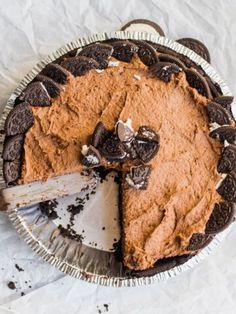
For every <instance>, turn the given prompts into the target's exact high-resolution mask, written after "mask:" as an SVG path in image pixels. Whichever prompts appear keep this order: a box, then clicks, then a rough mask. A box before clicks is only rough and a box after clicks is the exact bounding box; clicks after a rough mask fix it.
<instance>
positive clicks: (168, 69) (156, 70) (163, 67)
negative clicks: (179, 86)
mask: <svg viewBox="0 0 236 314" xmlns="http://www.w3.org/2000/svg"><path fill="white" fill-rule="evenodd" d="M150 71H151V73H152V74H153V75H155V76H156V77H158V78H159V79H160V80H162V81H164V82H167V83H168V82H170V80H171V78H172V75H173V74H177V73H179V72H181V71H182V70H181V69H180V67H178V65H176V64H173V63H170V62H158V63H156V64H154V65H153V66H151V67H150Z"/></svg>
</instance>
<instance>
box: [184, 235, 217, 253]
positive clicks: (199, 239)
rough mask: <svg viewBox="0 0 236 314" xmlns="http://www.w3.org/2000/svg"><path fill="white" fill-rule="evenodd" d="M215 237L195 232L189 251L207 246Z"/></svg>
mask: <svg viewBox="0 0 236 314" xmlns="http://www.w3.org/2000/svg"><path fill="white" fill-rule="evenodd" d="M212 239H213V237H212V236H211V235H209V234H204V233H193V235H192V237H191V239H190V241H189V245H188V247H187V250H188V251H198V250H201V249H203V248H204V247H205V246H207V245H208V244H209V243H210V242H211V240H212Z"/></svg>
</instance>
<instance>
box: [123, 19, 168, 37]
mask: <svg viewBox="0 0 236 314" xmlns="http://www.w3.org/2000/svg"><path fill="white" fill-rule="evenodd" d="M136 24H143V27H140V31H142V32H145V31H144V30H142V28H144V29H145V25H147V26H148V30H147V32H148V33H150V27H151V28H153V30H154V33H158V34H159V35H160V36H165V34H164V32H163V29H162V28H161V27H160V26H159V25H158V24H157V23H155V22H152V21H149V20H145V19H135V20H132V21H130V22H128V23H127V24H125V25H124V26H122V28H121V31H129V30H131V31H132V30H133V27H132V26H133V25H134V26H135V25H136ZM141 26H142V25H141ZM135 29H137V27H135Z"/></svg>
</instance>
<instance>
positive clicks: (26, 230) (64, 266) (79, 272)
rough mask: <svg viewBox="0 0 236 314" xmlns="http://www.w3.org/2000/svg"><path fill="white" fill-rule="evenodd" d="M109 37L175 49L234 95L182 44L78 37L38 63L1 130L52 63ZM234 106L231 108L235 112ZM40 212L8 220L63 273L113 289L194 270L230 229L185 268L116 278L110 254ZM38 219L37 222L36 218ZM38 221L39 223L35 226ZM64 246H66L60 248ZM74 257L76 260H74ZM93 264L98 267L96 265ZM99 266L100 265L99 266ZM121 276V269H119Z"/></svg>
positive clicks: (18, 213)
mask: <svg viewBox="0 0 236 314" xmlns="http://www.w3.org/2000/svg"><path fill="white" fill-rule="evenodd" d="M110 38H118V39H137V40H148V41H151V42H154V43H157V44H160V45H162V46H164V47H168V48H171V49H172V50H174V51H176V52H178V53H181V54H183V55H186V56H187V57H189V58H190V59H191V60H193V61H194V62H195V63H196V64H198V65H199V66H201V67H202V69H203V70H204V71H205V72H206V73H207V74H208V75H209V77H210V78H211V79H212V80H213V81H214V82H216V83H218V84H219V85H220V87H221V90H222V92H223V94H224V95H231V92H230V90H229V88H228V86H227V85H226V83H225V82H224V81H223V80H222V79H221V77H220V76H219V74H218V73H217V72H216V71H215V69H214V68H213V67H212V66H211V65H210V64H208V63H207V62H206V61H205V60H204V59H202V58H201V57H200V56H198V55H197V54H196V53H194V52H193V51H192V50H190V49H188V48H186V47H184V46H182V45H181V44H179V43H177V42H175V41H172V40H170V39H168V38H166V37H161V36H159V35H153V34H148V33H144V32H123V31H116V32H111V33H102V34H95V35H92V36H89V37H86V38H79V39H77V40H75V41H73V42H71V43H69V44H67V45H65V46H63V47H61V48H60V49H58V50H57V51H55V52H54V53H52V54H51V55H49V56H48V57H46V58H45V59H44V60H42V61H41V62H39V63H38V64H37V65H36V66H35V67H34V68H33V69H32V70H31V71H30V72H29V73H28V74H27V75H26V76H25V77H24V78H23V80H22V81H21V82H20V84H19V86H18V87H17V89H16V90H15V91H14V92H13V93H12V95H11V96H10V98H9V100H8V101H7V103H6V106H5V108H4V110H3V113H2V116H1V120H0V131H1V130H4V123H5V119H6V117H7V115H8V113H9V112H10V110H11V109H12V107H13V105H14V101H15V99H16V97H17V96H19V95H20V93H21V92H22V90H23V89H24V88H25V87H26V86H27V85H28V84H29V83H30V82H31V81H32V80H33V79H34V77H35V76H36V75H37V74H38V73H39V72H40V71H41V70H42V69H43V68H44V67H45V66H46V65H47V64H48V63H50V62H52V61H54V60H55V59H57V58H59V57H61V56H62V55H64V54H65V53H67V52H70V51H71V50H74V49H76V48H81V47H83V46H85V45H88V44H90V43H93V42H96V41H103V40H107V39H110ZM235 107H236V106H235V104H234V105H233V106H232V108H233V112H234V109H235ZM3 142H4V134H3V132H0V153H1V152H2V150H3ZM2 165H3V160H2V158H1V157H0V188H4V187H5V182H4V178H3V173H2ZM37 213H38V211H37V210H35V208H32V207H29V208H26V207H25V208H20V209H19V208H18V209H15V210H12V211H11V212H9V218H10V220H11V222H12V223H13V225H14V227H15V229H16V230H17V231H18V233H19V235H20V236H21V237H22V238H23V239H24V240H25V241H26V242H27V244H28V245H29V246H30V247H31V248H32V249H33V250H34V251H35V252H37V253H38V255H39V256H41V257H42V258H43V259H44V260H45V261H47V262H49V263H50V264H52V265H55V266H56V267H57V268H58V269H59V270H61V271H62V272H64V273H66V274H69V275H71V276H74V277H76V278H80V279H83V280H85V281H88V282H93V283H97V284H101V285H106V286H114V287H127V286H140V285H147V284H151V283H154V282H159V281H163V280H166V279H167V278H169V277H174V276H176V275H178V274H180V273H182V272H183V271H185V270H187V269H191V268H193V267H194V266H195V265H197V264H198V263H199V262H200V261H201V260H203V259H204V257H206V256H207V255H209V254H210V253H211V252H212V250H213V249H214V248H215V247H216V246H217V245H218V244H219V243H220V242H221V241H222V240H223V238H224V237H225V236H226V235H227V233H228V232H229V231H230V228H228V229H226V230H225V231H224V232H222V233H220V234H217V235H216V236H215V237H214V239H213V240H212V241H211V243H210V244H209V245H208V246H207V247H206V248H204V249H203V250H201V251H200V252H199V253H198V254H197V255H196V256H194V257H192V258H191V259H190V260H189V261H187V262H186V263H184V264H183V265H180V266H176V267H174V268H172V269H170V270H168V271H164V272H161V273H158V274H156V275H153V276H151V277H141V278H128V277H124V276H119V275H116V276H114V275H113V273H112V271H111V269H112V268H115V266H114V265H113V264H112V263H114V257H112V258H110V256H109V254H108V253H107V252H105V253H104V252H101V251H99V250H97V249H92V248H90V247H87V246H85V245H83V244H81V243H80V244H78V242H76V243H77V244H75V243H74V242H73V243H72V240H70V239H64V238H62V237H61V236H60V235H58V234H55V230H56V229H55V225H54V224H53V222H52V221H50V220H42V219H41V218H40V217H36V215H37ZM36 218H37V219H36ZM35 221H37V224H36V223H35ZM52 235H53V236H54V240H53V245H52V242H51V238H52ZM61 243H63V245H61ZM81 252H83V256H84V253H85V261H84V264H83V265H82V267H81V265H78V264H77V263H76V262H75V260H76V259H77V260H78V259H81V255H82V254H80V253H81ZM104 256H105V259H106V260H109V263H110V265H111V269H105V273H104V269H103V271H101V267H100V266H101V264H102V262H103V258H104ZM73 258H74V259H75V260H73ZM93 264H96V265H95V266H93ZM91 265H92V268H96V270H98V271H91ZM98 265H99V266H98ZM117 271H118V272H117V273H119V269H118V270H117Z"/></svg>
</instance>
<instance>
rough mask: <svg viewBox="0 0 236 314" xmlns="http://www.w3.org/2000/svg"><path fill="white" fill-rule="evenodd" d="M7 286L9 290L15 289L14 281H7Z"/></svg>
mask: <svg viewBox="0 0 236 314" xmlns="http://www.w3.org/2000/svg"><path fill="white" fill-rule="evenodd" d="M7 286H8V288H9V289H11V290H15V289H16V285H15V283H14V282H13V281H9V282H8V284H7Z"/></svg>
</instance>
